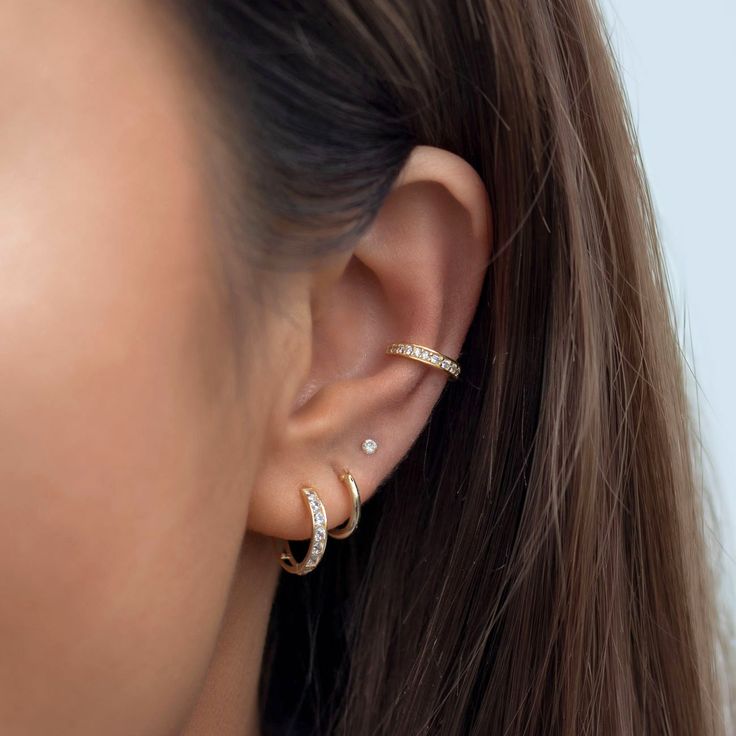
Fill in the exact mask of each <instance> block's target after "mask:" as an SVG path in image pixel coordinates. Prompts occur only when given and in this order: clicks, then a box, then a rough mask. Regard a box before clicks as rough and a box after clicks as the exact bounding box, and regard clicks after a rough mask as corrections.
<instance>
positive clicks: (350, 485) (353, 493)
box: [329, 469, 360, 539]
mask: <svg viewBox="0 0 736 736" xmlns="http://www.w3.org/2000/svg"><path fill="white" fill-rule="evenodd" d="M338 477H339V478H340V480H341V481H342V482H343V484H344V486H345V487H346V488H347V489H348V493H350V502H351V507H350V516H349V517H348V518H347V520H346V521H345V522H344V523H343V524H341V525H340V526H336V527H335V528H334V529H330V531H329V535H330V536H331V537H333V538H334V539H347V538H348V537H349V536H350V535H351V534H352V533H353V532H354V531H355V529H356V528H357V526H358V521H360V491H358V484H357V483H356V482H355V478H353V474H352V473H351V472H350V471H349V470H347V469H346V470H343V471H342V473H340V475H339V476H338Z"/></svg>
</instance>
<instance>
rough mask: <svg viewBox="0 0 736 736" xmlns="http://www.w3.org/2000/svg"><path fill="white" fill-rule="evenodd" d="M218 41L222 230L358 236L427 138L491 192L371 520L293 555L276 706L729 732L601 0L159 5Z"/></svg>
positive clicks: (672, 378) (268, 254)
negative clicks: (319, 551)
mask: <svg viewBox="0 0 736 736" xmlns="http://www.w3.org/2000/svg"><path fill="white" fill-rule="evenodd" d="M171 3H172V4H173V6H175V8H176V10H177V12H180V13H181V15H180V17H185V18H187V20H188V27H189V28H190V29H191V30H192V32H193V36H194V38H195V39H196V40H197V43H198V45H199V47H200V48H201V49H202V50H204V52H205V57H206V59H207V70H206V72H205V71H204V70H203V69H201V68H199V69H198V72H197V73H198V74H199V75H200V79H201V81H202V88H203V89H204V90H205V91H206V93H207V95H208V97H209V98H210V99H211V101H212V105H213V109H216V110H217V115H216V117H217V120H219V121H220V124H221V127H220V132H221V134H222V139H223V140H224V141H225V142H226V147H227V151H228V161H229V169H230V172H231V175H230V176H229V178H228V187H227V191H225V190H224V188H223V191H221V192H219V196H220V197H221V202H222V203H225V202H227V203H228V204H227V205H225V204H223V206H222V208H221V209H222V211H223V212H224V213H225V214H224V217H225V219H227V221H228V232H229V233H230V236H231V238H230V244H229V246H228V247H231V248H232V249H234V250H235V251H236V252H238V253H241V252H242V255H243V256H244V257H245V258H247V259H248V261H249V263H251V264H253V267H254V268H256V269H257V268H261V269H263V268H270V267H273V269H274V270H278V267H280V266H282V265H284V264H288V265H289V267H300V264H309V263H310V261H311V260H312V259H315V258H316V257H317V256H319V255H320V254H322V253H326V252H329V251H330V250H332V249H337V248H343V247H345V248H349V247H350V246H351V244H352V243H354V242H355V239H356V238H357V237H358V236H359V235H360V234H361V233H362V232H364V230H365V228H367V227H368V226H369V225H370V223H371V221H372V220H373V218H374V216H375V215H376V213H377V212H378V210H379V209H380V207H381V205H382V203H383V201H384V200H385V198H386V196H387V194H388V193H389V192H390V190H391V187H392V185H393V183H394V181H395V179H396V175H397V174H398V172H399V171H400V169H401V167H402V165H403V164H404V162H405V161H406V158H407V156H408V155H409V153H410V151H411V149H412V147H413V146H414V145H416V144H427V145H433V146H438V147H441V148H446V149H448V150H450V151H452V152H454V153H456V154H458V155H459V156H462V157H463V158H464V159H465V160H467V161H468V162H469V163H470V164H471V165H472V166H473V167H474V168H475V169H476V170H477V171H478V173H479V174H480V176H481V177H482V179H483V181H484V182H485V185H486V187H487V189H488V193H489V196H490V201H491V207H492V211H493V233H492V237H493V253H492V259H491V263H490V265H489V267H488V271H487V277H486V281H485V284H484V289H483V293H482V296H481V300H480V304H479V306H478V309H477V313H476V315H475V318H474V321H473V323H472V326H471V328H470V331H469V334H468V336H467V340H466V343H465V345H464V348H463V352H462V363H463V379H464V380H462V381H460V382H459V383H458V384H450V385H448V387H447V389H446V390H445V392H444V393H443V395H442V397H441V398H440V400H439V402H438V404H437V405H436V407H435V408H434V410H433V412H432V415H431V417H430V419H429V421H428V423H427V425H426V427H425V430H424V431H423V433H422V434H421V436H420V437H419V439H418V441H417V442H416V444H415V445H414V447H413V448H412V450H411V451H410V452H409V453H408V455H407V456H406V458H405V459H404V461H403V462H402V463H401V465H400V466H399V467H398V468H397V470H396V471H395V472H394V473H393V475H392V476H391V477H390V478H389V479H388V480H387V481H386V482H385V484H384V486H383V487H382V489H381V491H380V493H378V494H377V495H376V497H375V498H374V499H372V500H371V502H370V503H369V504H366V507H365V509H364V515H365V522H364V524H363V528H362V529H361V530H360V531H361V533H359V534H357V535H354V537H353V538H351V540H350V542H349V543H345V544H344V545H342V546H341V549H340V550H339V551H334V552H332V553H331V554H330V555H329V556H328V558H326V559H325V560H324V561H323V562H322V564H321V565H320V567H319V568H318V570H317V571H315V572H314V573H313V574H311V575H310V576H308V577H306V578H294V577H292V576H285V577H284V579H283V580H282V582H281V584H280V587H279V590H278V593H277V599H276V603H275V607H274V611H273V615H272V620H271V627H270V632H269V639H268V643H267V656H266V661H265V662H264V667H263V675H262V694H263V721H264V731H265V732H266V733H274V734H280V735H282V734H288V733H315V734H328V733H329V734H337V735H344V736H347V735H348V734H349V735H350V736H368V735H369V734H371V735H376V734H386V735H388V734H390V735H391V736H396V735H397V734H400V735H401V736H417V735H419V734H447V735H455V734H472V735H476V734H477V735H480V734H490V733H493V734H504V735H506V736H521V735H522V734H548V735H551V734H565V735H567V736H573V735H575V736H580V735H581V734H673V735H676V736H695V735H696V734H697V735H698V736H715V735H718V734H725V733H726V729H727V728H728V726H727V717H728V716H729V714H730V710H729V709H730V705H729V703H728V697H727V694H726V693H725V689H726V688H725V686H724V685H723V684H722V683H721V678H720V677H719V668H723V669H725V667H724V662H727V661H728V659H729V657H730V656H731V655H730V652H729V651H727V649H726V647H725V639H724V636H723V634H724V630H723V629H722V628H721V627H722V624H721V623H719V613H718V607H717V603H716V593H715V583H714V567H715V566H714V565H713V563H712V561H711V559H710V556H709V548H708V539H707V536H706V533H705V528H706V524H707V523H710V525H713V523H714V520H712V519H711V520H708V518H707V506H708V505H707V503H706V497H705V495H704V492H703V489H702V488H701V485H700V483H699V481H698V477H699V476H698V461H697V457H698V437H697V433H696V431H695V428H694V426H693V420H692V417H691V410H690V407H689V405H688V400H687V395H686V388H685V386H686V383H685V374H684V373H685V372H684V366H685V361H684V360H683V356H682V354H681V350H680V347H679V345H678V340H677V335H676V325H675V323H674V320H673V317H672V304H671V301H670V295H669V293H670V292H669V289H668V284H667V279H666V273H665V270H664V267H663V260H662V254H661V251H660V246H659V242H658V233H657V226H656V222H655V217H654V215H653V208H652V203H651V200H650V195H649V192H648V188H647V184H646V180H645V177H644V174H643V172H642V166H641V160H640V156H639V152H638V148H637V142H636V136H635V132H634V130H633V128H632V123H631V119H630V116H629V111H628V108H627V104H626V98H625V95H624V93H623V91H622V87H621V83H620V79H619V75H618V72H617V69H616V66H615V62H614V60H613V55H612V53H611V50H610V48H609V45H608V41H607V37H606V34H605V31H604V26H603V22H602V19H601V16H600V14H599V11H598V10H597V8H596V7H595V6H594V5H593V4H592V3H591V2H590V0H462V1H461V0H314V1H311V0H268V2H248V1H247V0H208V1H207V2H205V1H204V0H171Z"/></svg>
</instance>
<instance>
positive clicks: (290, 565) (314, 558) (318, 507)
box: [279, 486, 327, 575]
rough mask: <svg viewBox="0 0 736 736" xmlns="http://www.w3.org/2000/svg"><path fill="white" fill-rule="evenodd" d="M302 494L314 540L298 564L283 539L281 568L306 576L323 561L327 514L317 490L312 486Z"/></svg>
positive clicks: (310, 542) (302, 491) (287, 543)
mask: <svg viewBox="0 0 736 736" xmlns="http://www.w3.org/2000/svg"><path fill="white" fill-rule="evenodd" d="M300 493H301V496H302V498H303V499H304V503H305V504H306V506H307V510H308V511H309V515H310V518H311V519H312V538H311V539H310V541H309V548H308V549H307V554H306V555H305V557H304V559H303V560H302V561H301V562H297V561H296V558H295V557H294V555H293V554H292V552H291V547H290V545H289V542H288V541H287V540H285V539H282V540H281V545H282V547H281V554H280V555H279V562H280V563H281V567H283V568H284V570H286V571H287V572H290V573H293V574H294V575H306V574H307V573H308V572H312V570H314V568H315V567H317V565H318V564H319V561H320V560H321V559H322V555H324V553H325V547H326V546H327V513H326V511H325V507H324V505H323V503H322V499H321V498H320V497H319V495H318V494H317V490H316V489H315V488H312V487H311V486H304V487H302V488H301V489H300Z"/></svg>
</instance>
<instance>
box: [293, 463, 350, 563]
mask: <svg viewBox="0 0 736 736" xmlns="http://www.w3.org/2000/svg"><path fill="white" fill-rule="evenodd" d="M338 477H339V478H340V481H341V482H342V483H343V485H344V486H345V487H346V488H347V489H348V492H349V493H350V503H351V507H350V516H349V517H348V518H347V520H346V521H345V522H344V523H342V524H340V526H337V527H335V528H334V529H331V530H330V531H328V530H327V512H326V511H325V507H324V504H323V503H322V499H321V498H320V497H319V494H318V493H317V489H316V488H313V487H312V486H303V487H302V488H301V489H300V493H301V496H302V498H303V499H304V503H305V504H306V506H307V510H308V511H309V516H310V518H311V520H312V538H311V539H310V541H309V548H308V549H307V553H306V555H305V556H304V559H303V560H302V561H301V562H297V560H296V558H295V557H294V554H293V553H292V551H291V546H290V545H289V542H288V541H287V540H286V539H282V540H280V543H281V549H280V554H279V563H280V564H281V567H283V568H284V570H286V571H287V572H290V573H292V574H294V575H306V574H307V573H308V572H312V570H314V568H315V567H317V565H318V564H319V562H320V560H321V559H322V556H323V555H324V553H325V547H326V546H327V536H328V534H329V536H331V537H333V538H335V539H347V537H349V536H350V535H351V534H352V533H353V532H354V531H355V529H356V528H357V526H358V521H360V492H359V491H358V484H357V483H356V482H355V478H353V475H352V473H351V472H350V471H349V470H347V469H345V470H343V471H342V473H340V474H339V476H338Z"/></svg>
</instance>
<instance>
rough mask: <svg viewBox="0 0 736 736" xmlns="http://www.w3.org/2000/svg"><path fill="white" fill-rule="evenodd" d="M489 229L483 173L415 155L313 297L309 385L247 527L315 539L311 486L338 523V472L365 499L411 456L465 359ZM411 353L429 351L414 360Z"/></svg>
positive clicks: (257, 492) (260, 485)
mask: <svg viewBox="0 0 736 736" xmlns="http://www.w3.org/2000/svg"><path fill="white" fill-rule="evenodd" d="M489 223H490V206H489V202H488V195H487V192H486V189H485V186H484V185H483V182H482V180H481V179H480V177H479V176H478V174H477V173H476V172H475V170H474V169H473V168H472V167H471V166H470V165H469V164H468V163H467V162H466V161H464V160H463V159H461V158H460V157H458V156H456V155H455V154H452V153H450V152H448V151H445V150H442V149H438V148H433V147H429V146H418V147H416V148H415V149H414V150H413V152H412V154H411V156H410V157H409V158H408V159H407V162H406V164H405V166H404V168H403V169H402V171H401V173H400V175H399V177H398V178H397V180H396V182H395V185H394V187H393V188H392V190H391V192H390V193H389V195H388V196H387V198H386V200H385V202H384V205H383V207H382V208H381V210H380V212H379V213H378V215H377V216H376V218H375V220H374V222H373V223H372V225H371V227H370V228H369V230H368V231H367V232H366V233H365V234H364V236H363V237H362V238H361V239H360V241H359V242H358V243H356V246H355V248H354V249H353V250H352V251H351V252H350V253H347V254H344V257H345V262H344V264H343V267H342V268H341V269H337V270H335V271H334V278H333V279H332V280H331V281H329V283H325V282H324V281H323V283H322V285H321V288H320V289H319V292H318V293H312V295H311V301H312V303H311V309H312V332H311V335H310V340H311V352H312V362H311V366H310V373H309V378H308V379H307V381H306V382H305V383H304V386H303V387H302V390H301V392H300V393H299V396H298V397H297V398H296V400H295V403H294V406H293V409H292V411H291V412H290V414H289V416H288V417H284V418H283V427H282V430H283V431H281V432H280V433H279V435H278V438H279V439H278V441H277V442H276V443H275V445H271V446H269V447H267V448H266V453H267V454H266V456H264V457H263V458H262V471H261V472H260V473H259V476H258V482H257V484H256V486H255V487H254V489H253V493H252V494H251V504H250V508H249V516H248V518H249V521H248V526H249V528H250V529H252V530H253V531H257V532H259V533H262V534H267V535H269V536H273V537H278V538H282V539H305V538H307V537H309V536H310V533H311V524H310V519H309V516H308V514H307V513H306V512H305V508H304V505H303V501H302V499H300V497H299V493H300V489H301V488H302V487H303V486H312V487H314V488H316V489H318V492H319V495H320V497H321V499H322V502H323V504H324V507H325V510H326V514H327V525H328V528H332V527H335V526H337V525H338V524H340V523H341V522H343V521H344V520H345V519H347V518H348V515H349V512H350V499H349V497H348V494H346V492H345V488H344V486H343V484H342V483H341V481H340V479H339V475H340V473H341V472H342V471H343V470H344V469H345V468H347V469H349V470H350V471H351V472H352V473H353V475H354V476H355V478H356V480H357V483H358V484H359V486H360V491H361V496H362V500H363V502H364V503H365V502H367V501H369V500H370V498H371V496H372V495H373V494H374V493H375V491H376V489H377V488H378V487H379V486H380V484H381V483H382V482H383V481H384V480H385V478H386V477H387V476H388V475H389V474H390V473H391V471H392V470H393V468H394V467H395V466H396V465H397V464H398V463H399V462H400V461H401V459H402V458H403V457H404V456H405V455H406V453H407V452H408V450H409V449H410V448H411V446H412V444H413V443H414V441H415V440H416V438H417V437H418V436H419V434H420V432H421V430H422V428H423V427H424V425H425V424H426V422H427V420H428V418H429V415H430V414H431V411H432V408H433V407H434V405H435V404H436V402H437V400H438V399H439V397H440V395H441V393H442V391H443V388H444V387H445V386H446V384H448V382H449V383H454V381H452V378H453V376H452V374H451V372H449V371H448V370H447V368H443V365H442V360H443V359H445V358H447V359H448V360H449V359H452V358H458V357H459V353H460V350H461V347H462V344H463V341H464V339H465V335H466V333H467V330H468V328H469V326H470V323H471V320H472V318H473V315H474V313H475V309H476V306H477V303H478V299H479V296H480V293H481V288H482V285H483V280H484V278H485V273H486V267H487V264H488V261H489V257H490V247H491V244H490V224H489ZM392 344H395V345H396V349H394V350H393V351H391V350H388V348H389V346H390V345H392ZM400 345H401V346H403V348H402V350H401V351H399V350H398V347H399V346H400ZM415 345H417V346H424V347H426V348H427V349H431V350H427V355H426V356H423V355H422V353H421V351H419V352H418V353H417V355H416V356H415V355H414V354H413V347H414V346H415ZM408 346H411V347H412V354H407V353H408ZM432 351H436V352H437V354H438V358H439V359H438V360H437V362H436V363H435V362H433V359H432ZM406 357H410V358H412V359H410V360H405V359H403V358H406ZM458 362H461V360H459V361H458ZM447 365H449V364H447ZM460 380H462V379H460ZM452 388H453V387H452V386H450V387H448V390H452ZM366 438H372V439H374V440H376V441H377V443H378V449H377V451H375V452H374V453H372V454H366V453H365V452H364V451H363V449H362V443H363V441H364V440H365V439H366ZM358 533H359V532H358Z"/></svg>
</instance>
